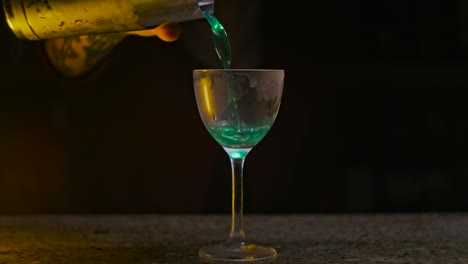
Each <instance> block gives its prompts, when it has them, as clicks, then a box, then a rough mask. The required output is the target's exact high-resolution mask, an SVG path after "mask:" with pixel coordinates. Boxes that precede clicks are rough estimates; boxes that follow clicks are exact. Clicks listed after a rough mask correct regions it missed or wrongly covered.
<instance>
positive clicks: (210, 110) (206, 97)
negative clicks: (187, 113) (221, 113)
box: [200, 76, 215, 116]
mask: <svg viewBox="0 0 468 264" xmlns="http://www.w3.org/2000/svg"><path fill="white" fill-rule="evenodd" d="M212 86H213V81H212V80H211V78H210V77H208V76H207V77H203V78H202V79H201V80H200V89H201V95H202V96H203V100H202V102H203V110H204V111H205V113H206V114H207V115H209V116H213V115H214V112H215V106H214V100H213V90H212V89H211V87H212Z"/></svg>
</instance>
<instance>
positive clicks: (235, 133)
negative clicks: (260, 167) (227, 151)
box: [208, 125, 271, 149]
mask: <svg viewBox="0 0 468 264" xmlns="http://www.w3.org/2000/svg"><path fill="white" fill-rule="evenodd" d="M270 127H271V126H268V125H266V126H258V127H244V128H240V129H237V128H235V127H231V126H211V127H208V131H209V132H210V134H211V135H212V136H213V138H214V139H216V141H217V142H218V143H219V144H220V145H221V146H223V147H225V148H233V149H239V148H243V149H249V148H253V147H254V146H255V145H256V144H257V143H258V142H260V140H262V139H263V137H265V135H266V134H267V133H268V131H269V130H270Z"/></svg>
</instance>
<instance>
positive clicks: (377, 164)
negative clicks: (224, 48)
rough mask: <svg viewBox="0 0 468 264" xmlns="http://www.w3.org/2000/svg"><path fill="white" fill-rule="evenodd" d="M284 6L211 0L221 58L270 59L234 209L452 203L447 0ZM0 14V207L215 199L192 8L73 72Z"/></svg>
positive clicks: (456, 80)
mask: <svg viewBox="0 0 468 264" xmlns="http://www.w3.org/2000/svg"><path fill="white" fill-rule="evenodd" d="M302 4H305V2H304V3H302V2H291V3H288V2H284V1H277V0H270V1H251V0H236V1H234V0H231V1H229V0H217V2H216V10H215V15H216V16H217V17H218V19H219V20H220V21H221V23H222V24H223V25H224V27H225V28H226V30H227V31H228V34H229V37H230V40H231V46H232V49H233V54H232V55H233V67H238V68H243V67H244V68H250V67H252V68H283V69H285V71H286V80H285V87H284V97H283V101H282V106H281V110H280V113H279V115H278V118H277V121H276V123H275V125H274V127H273V128H272V130H271V132H270V133H269V134H268V135H267V137H266V138H265V139H264V140H263V141H262V142H261V143H260V144H259V145H258V146H257V147H256V148H254V150H253V151H252V152H251V154H250V155H249V156H248V158H247V160H246V165H245V181H244V182H245V211H246V212H247V213H250V212H256V213H272V212H275V213H307V212H402V211H410V212H423V211H465V210H467V209H468V192H467V189H468V174H467V169H468V163H467V161H468V159H467V147H468V146H467V140H468V134H467V132H468V131H467V128H468V127H467V122H466V121H467V117H466V116H467V108H466V103H465V101H466V96H465V89H466V87H467V86H468V74H467V73H468V64H467V51H468V46H467V44H468V31H467V30H468V5H467V4H466V3H465V1H462V0H458V1H445V0H444V1H443V0H433V1H416V0H392V1H390V0H381V1H370V0H367V1H347V0H317V1H312V2H307V5H304V6H301V5H302ZM0 23H1V24H0V29H1V31H0V213H49V212H52V213H220V212H229V210H230V198H231V194H230V190H231V188H230V184H231V181H230V180H231V179H230V167H229V166H230V164H229V160H228V156H227V155H226V154H225V153H224V151H223V150H222V148H221V147H220V146H219V145H217V143H215V141H214V140H213V139H212V138H211V137H210V136H209V134H208V132H207V131H206V130H205V128H204V127H203V124H202V122H201V120H200V117H199V115H198V112H197V108H196V104H195V98H194V94H193V86H192V79H191V78H192V69H194V68H211V67H214V68H220V67H221V64H220V63H219V61H217V58H216V54H215V52H214V48H213V45H212V43H211V36H210V29H209V27H208V24H207V23H206V22H205V21H202V20H200V21H192V22H187V23H184V24H183V32H182V35H181V37H180V39H178V40H177V41H176V42H174V43H165V42H162V41H161V40H159V39H156V38H141V37H128V38H126V39H125V40H124V41H123V42H122V43H121V44H120V45H119V46H118V47H116V48H115V49H114V50H113V52H112V53H111V54H110V55H109V56H107V57H106V58H105V60H104V61H103V62H102V63H101V64H100V65H98V67H97V68H96V69H95V70H94V71H93V72H92V73H91V74H90V75H88V76H86V77H85V78H82V79H78V80H64V79H61V78H60V77H59V76H58V75H57V74H56V73H55V72H54V71H53V69H51V68H50V67H49V65H48V64H47V61H46V60H45V58H44V56H43V54H42V46H41V43H40V42H31V41H24V40H18V39H16V38H15V37H14V36H13V34H12V33H11V32H10V30H9V28H8V27H7V25H6V23H5V22H4V19H3V17H2V19H1V22H0Z"/></svg>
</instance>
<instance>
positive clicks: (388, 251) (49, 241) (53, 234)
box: [0, 214, 468, 264]
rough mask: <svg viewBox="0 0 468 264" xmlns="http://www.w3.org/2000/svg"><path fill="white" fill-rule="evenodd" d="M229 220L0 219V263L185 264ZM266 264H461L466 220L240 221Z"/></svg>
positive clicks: (467, 256) (220, 235)
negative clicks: (272, 254) (265, 248)
mask: <svg viewBox="0 0 468 264" xmlns="http://www.w3.org/2000/svg"><path fill="white" fill-rule="evenodd" d="M229 224H230V216H229V215H158V214H155V215H0V264H7V263H8V264H10V263H11V264H23V263H24V264H26V263H27V264H49V263H60V264H69V263H80V264H91V263H93V264H110V263H112V264H119V263H122V264H150V263H151V264H159V263H165V264H172V263H180V264H190V263H200V262H201V261H200V260H199V259H198V256H197V250H198V249H199V248H200V247H201V246H203V245H205V244H210V243H215V242H220V241H221V240H223V239H224V238H225V237H226V236H227V234H228V231H229ZM244 226H245V229H246V233H247V236H248V238H249V239H250V240H251V241H252V242H257V243H259V244H268V245H271V246H273V247H275V248H276V249H277V250H278V258H277V259H276V260H275V261H274V263H280V264H283V263H284V264H286V263H294V264H302V263H317V264H325V263H359V264H367V263H373V264H374V263H392V264H399V263H401V264H412V263H424V264H431V263H443V264H450V263H468V214H376V215H370V214H349V215H345V214H333V215H313V214H312V215H311V214H309V215H245V219H244Z"/></svg>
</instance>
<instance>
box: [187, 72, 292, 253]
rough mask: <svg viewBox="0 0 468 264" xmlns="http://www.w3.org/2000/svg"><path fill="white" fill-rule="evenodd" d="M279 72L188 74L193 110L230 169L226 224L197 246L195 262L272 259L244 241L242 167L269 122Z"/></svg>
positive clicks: (265, 250) (276, 96)
mask: <svg viewBox="0 0 468 264" xmlns="http://www.w3.org/2000/svg"><path fill="white" fill-rule="evenodd" d="M283 82H284V70H281V69H204V70H203V69H199V70H194V71H193V83H194V89H195V96H196V100H197V107H198V111H199V113H200V116H201V119H202V121H203V123H204V125H205V127H206V129H207V130H208V132H209V133H210V134H211V136H212V137H213V138H214V139H215V140H216V141H217V142H218V143H219V144H220V145H221V146H222V147H223V148H224V150H225V151H226V152H227V154H228V155H229V158H230V161H231V168H232V221H231V231H230V233H229V236H228V237H227V238H226V239H225V240H224V241H223V242H221V243H220V244H216V245H209V246H205V247H203V248H201V249H200V250H199V252H198V255H199V257H200V258H201V259H204V260H211V261H255V260H266V259H271V258H275V257H276V255H277V252H276V250H275V249H274V248H271V247H268V246H260V245H256V244H254V243H252V242H249V241H248V240H247V238H246V234H245V231H244V227H243V221H242V218H243V197H242V195H243V183H242V181H243V168H244V160H245V158H246V156H247V154H248V153H249V152H250V150H251V149H252V148H253V147H254V146H255V145H257V143H258V142H260V141H261V140H262V139H263V138H264V137H265V135H266V134H267V133H268V131H269V130H270V128H271V126H272V125H273V123H274V122H275V119H276V115H277V113H278V110H279V107H280V103H281V97H282V94H283Z"/></svg>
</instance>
